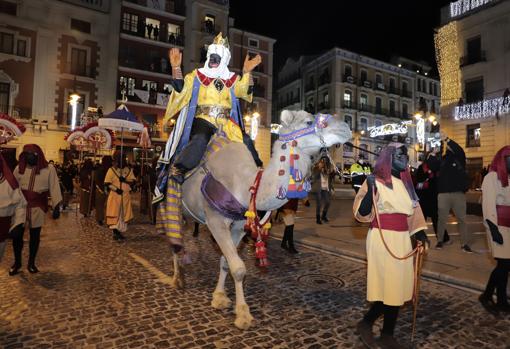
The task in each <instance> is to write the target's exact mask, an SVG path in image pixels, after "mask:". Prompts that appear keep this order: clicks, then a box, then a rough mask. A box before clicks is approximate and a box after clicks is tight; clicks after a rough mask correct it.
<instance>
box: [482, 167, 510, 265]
mask: <svg viewBox="0 0 510 349" xmlns="http://www.w3.org/2000/svg"><path fill="white" fill-rule="evenodd" d="M482 193H483V196H482V210H483V224H484V225H485V229H486V230H487V241H488V245H489V246H490V248H491V251H492V256H493V257H494V258H510V228H508V227H504V226H500V225H499V226H498V229H499V232H500V233H501V235H502V236H503V245H500V244H498V243H495V242H494V241H493V240H492V235H491V232H490V230H489V226H488V225H487V222H486V221H485V220H486V219H488V220H490V221H491V222H492V223H494V224H496V225H498V214H497V212H496V205H503V206H510V185H509V186H507V187H506V188H503V186H502V185H501V182H500V181H499V179H498V174H497V173H496V172H493V171H491V172H489V173H488V174H487V175H486V176H485V178H484V179H483V184H482Z"/></svg>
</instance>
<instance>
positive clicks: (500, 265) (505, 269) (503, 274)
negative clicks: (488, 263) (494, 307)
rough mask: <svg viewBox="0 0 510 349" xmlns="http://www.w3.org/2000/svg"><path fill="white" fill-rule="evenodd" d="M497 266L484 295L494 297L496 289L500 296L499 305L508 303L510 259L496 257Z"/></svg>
mask: <svg viewBox="0 0 510 349" xmlns="http://www.w3.org/2000/svg"><path fill="white" fill-rule="evenodd" d="M496 261H497V265H496V268H494V270H493V271H492V273H491V276H490V278H489V281H488V282H487V286H486V287H485V292H484V295H485V296H486V297H487V298H492V295H493V294H494V290H496V295H497V298H498V305H506V304H508V298H507V294H506V288H507V284H508V273H510V259H503V258H496Z"/></svg>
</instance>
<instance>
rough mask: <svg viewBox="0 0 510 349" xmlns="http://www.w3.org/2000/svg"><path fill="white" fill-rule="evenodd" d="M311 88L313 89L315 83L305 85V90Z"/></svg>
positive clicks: (310, 89)
mask: <svg viewBox="0 0 510 349" xmlns="http://www.w3.org/2000/svg"><path fill="white" fill-rule="evenodd" d="M312 90H315V83H312V84H307V85H306V86H305V92H309V91H312Z"/></svg>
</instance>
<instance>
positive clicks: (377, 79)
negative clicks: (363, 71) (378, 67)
mask: <svg viewBox="0 0 510 349" xmlns="http://www.w3.org/2000/svg"><path fill="white" fill-rule="evenodd" d="M382 83H383V81H382V75H381V74H379V73H376V74H375V84H376V85H379V84H380V85H382Z"/></svg>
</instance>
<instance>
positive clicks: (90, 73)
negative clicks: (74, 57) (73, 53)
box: [62, 62, 96, 79]
mask: <svg viewBox="0 0 510 349" xmlns="http://www.w3.org/2000/svg"><path fill="white" fill-rule="evenodd" d="M62 73H67V74H72V75H77V76H85V77H88V78H91V79H95V78H96V68H95V67H92V66H90V65H78V64H76V63H74V64H73V63H72V62H67V63H65V64H64V66H63V69H62Z"/></svg>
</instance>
